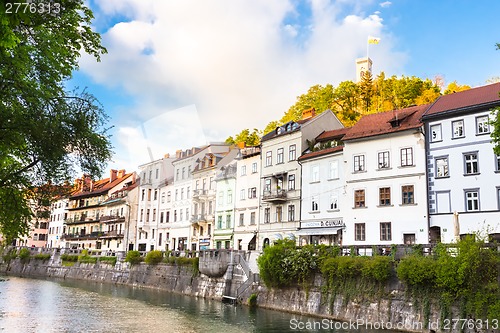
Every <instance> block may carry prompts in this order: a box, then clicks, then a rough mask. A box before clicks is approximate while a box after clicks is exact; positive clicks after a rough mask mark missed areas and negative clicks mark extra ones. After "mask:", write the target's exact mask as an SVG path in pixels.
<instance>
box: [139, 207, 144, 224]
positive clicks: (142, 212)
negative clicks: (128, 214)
mask: <svg viewBox="0 0 500 333" xmlns="http://www.w3.org/2000/svg"><path fill="white" fill-rule="evenodd" d="M143 216H144V209H141V216H140V221H139V222H142V218H143Z"/></svg>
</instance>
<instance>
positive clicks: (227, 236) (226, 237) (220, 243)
mask: <svg viewBox="0 0 500 333" xmlns="http://www.w3.org/2000/svg"><path fill="white" fill-rule="evenodd" d="M215 183H216V188H217V194H216V200H215V221H216V222H215V229H214V243H215V248H216V249H233V248H234V245H235V244H234V239H233V235H234V207H235V199H236V193H235V192H236V161H233V163H231V164H228V165H225V166H222V167H220V168H219V170H218V172H217V176H216V177H215Z"/></svg>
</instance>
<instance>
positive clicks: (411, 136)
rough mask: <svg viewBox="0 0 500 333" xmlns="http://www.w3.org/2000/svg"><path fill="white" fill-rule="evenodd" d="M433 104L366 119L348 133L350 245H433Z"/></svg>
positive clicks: (347, 241) (347, 220)
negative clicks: (428, 140) (429, 146)
mask: <svg viewBox="0 0 500 333" xmlns="http://www.w3.org/2000/svg"><path fill="white" fill-rule="evenodd" d="M427 107H428V105H421V106H415V107H410V108H406V109H402V110H394V111H389V112H383V113H377V114H371V115H367V116H364V117H362V118H361V119H360V120H359V121H358V122H357V123H356V124H355V125H354V126H353V127H352V128H351V129H350V130H349V131H348V132H347V133H346V135H345V136H344V137H343V141H344V144H345V146H344V158H345V163H344V165H345V172H346V173H345V179H346V195H347V207H346V210H345V224H346V228H345V233H344V238H343V244H344V245H391V244H415V243H419V244H426V243H428V219H427V196H426V166H425V136H424V131H423V124H422V123H421V121H420V118H421V116H422V114H423V112H424V111H425V110H426V109H427Z"/></svg>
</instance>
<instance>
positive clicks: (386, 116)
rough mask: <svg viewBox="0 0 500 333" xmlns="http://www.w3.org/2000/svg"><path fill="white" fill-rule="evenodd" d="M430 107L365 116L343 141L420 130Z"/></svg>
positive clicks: (421, 106) (419, 106)
mask: <svg viewBox="0 0 500 333" xmlns="http://www.w3.org/2000/svg"><path fill="white" fill-rule="evenodd" d="M428 107H429V104H425V105H418V106H411V107H409V108H406V109H401V110H393V111H387V112H381V113H374V114H370V115H366V116H363V117H361V119H360V120H359V121H358V122H357V123H356V124H355V125H354V126H352V127H351V128H350V130H349V131H348V132H347V133H346V135H345V136H344V137H343V138H342V140H343V141H347V140H352V139H359V138H364V137H370V136H375V135H382V134H389V133H396V132H400V131H405V130H408V129H413V128H418V127H420V126H422V123H421V121H420V117H421V116H422V114H423V113H424V112H425V110H427V108H428Z"/></svg>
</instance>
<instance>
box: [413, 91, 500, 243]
mask: <svg viewBox="0 0 500 333" xmlns="http://www.w3.org/2000/svg"><path fill="white" fill-rule="evenodd" d="M499 91H500V83H495V84H491V85H487V86H483V87H478V88H473V89H469V90H466V91H462V92H457V93H454V94H450V95H444V96H441V97H440V98H439V99H438V100H437V101H436V102H435V103H434V104H432V106H431V107H430V108H429V109H428V110H427V111H426V112H425V114H424V115H423V118H422V119H423V121H424V123H425V128H426V139H427V140H426V142H427V173H428V179H429V182H428V191H429V192H428V200H429V216H430V229H431V241H432V242H440V241H441V242H445V243H450V242H454V241H456V240H458V239H460V237H463V236H464V235H467V234H480V235H481V236H484V237H486V236H489V237H490V238H492V239H497V240H498V239H500V157H499V156H497V155H495V153H494V152H493V144H492V143H491V131H492V127H491V125H490V123H489V122H490V120H491V110H492V108H494V107H497V106H500V98H499V96H498V94H499Z"/></svg>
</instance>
